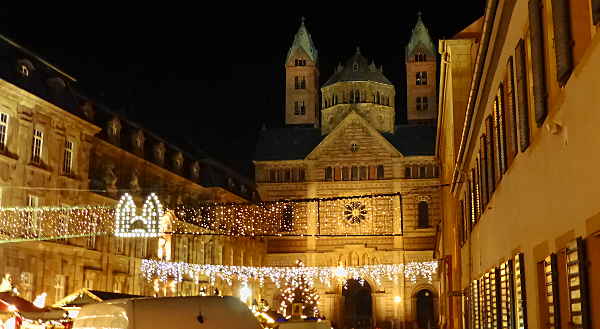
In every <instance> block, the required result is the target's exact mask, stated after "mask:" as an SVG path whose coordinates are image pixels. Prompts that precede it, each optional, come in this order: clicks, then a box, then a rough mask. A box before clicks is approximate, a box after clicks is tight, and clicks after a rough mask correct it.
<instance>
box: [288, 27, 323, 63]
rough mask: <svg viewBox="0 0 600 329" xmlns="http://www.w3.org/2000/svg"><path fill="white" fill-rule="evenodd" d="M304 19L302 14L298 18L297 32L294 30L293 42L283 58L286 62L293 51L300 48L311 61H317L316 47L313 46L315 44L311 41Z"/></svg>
mask: <svg viewBox="0 0 600 329" xmlns="http://www.w3.org/2000/svg"><path fill="white" fill-rule="evenodd" d="M304 21H305V18H304V16H302V18H301V19H300V27H299V28H298V32H296V35H295V36H294V42H293V43H292V46H291V47H290V50H289V51H288V53H287V57H286V59H285V61H286V63H287V62H289V60H290V58H291V57H292V56H293V54H294V52H295V51H296V50H298V49H302V50H303V51H304V52H305V53H306V55H308V58H309V59H310V60H311V61H313V62H314V63H317V60H318V52H317V48H316V47H315V44H314V43H313V41H312V38H311V37H310V33H308V30H307V29H306V26H305V25H304Z"/></svg>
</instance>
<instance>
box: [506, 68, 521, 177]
mask: <svg viewBox="0 0 600 329" xmlns="http://www.w3.org/2000/svg"><path fill="white" fill-rule="evenodd" d="M507 66H508V67H507V76H506V97H505V99H506V109H507V116H506V117H507V118H508V121H510V122H509V123H507V127H508V129H507V132H508V136H509V137H508V146H509V147H508V166H510V164H511V163H512V161H513V160H514V158H515V156H517V152H518V150H519V149H518V147H519V146H518V139H517V137H518V136H517V108H516V104H515V101H516V100H515V96H516V95H515V72H514V64H513V57H512V56H510V57H509V58H508V64H507Z"/></svg>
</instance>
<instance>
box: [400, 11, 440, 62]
mask: <svg viewBox="0 0 600 329" xmlns="http://www.w3.org/2000/svg"><path fill="white" fill-rule="evenodd" d="M418 15H419V17H418V18H417V24H416V25H415V28H414V29H413V31H412V35H411V37H410V41H409V42H408V46H406V56H412V55H413V52H414V50H415V49H416V48H417V47H420V48H424V49H425V51H426V52H427V55H431V56H435V46H434V45H433V41H431V37H430V36H429V31H427V28H426V27H425V24H423V20H421V12H419V14H418Z"/></svg>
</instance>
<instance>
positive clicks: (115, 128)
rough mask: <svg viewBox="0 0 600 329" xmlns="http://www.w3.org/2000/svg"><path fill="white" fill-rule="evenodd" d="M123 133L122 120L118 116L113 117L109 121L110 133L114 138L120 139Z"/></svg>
mask: <svg viewBox="0 0 600 329" xmlns="http://www.w3.org/2000/svg"><path fill="white" fill-rule="evenodd" d="M120 133H121V122H120V121H119V119H117V118H113V119H112V120H110V121H109V122H108V135H109V137H110V138H112V139H113V140H118V138H119V136H120Z"/></svg>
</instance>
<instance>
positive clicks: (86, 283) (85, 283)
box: [83, 278, 94, 290]
mask: <svg viewBox="0 0 600 329" xmlns="http://www.w3.org/2000/svg"><path fill="white" fill-rule="evenodd" d="M83 287H84V288H86V289H88V290H94V280H93V279H90V278H86V279H85V280H84V281H83Z"/></svg>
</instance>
